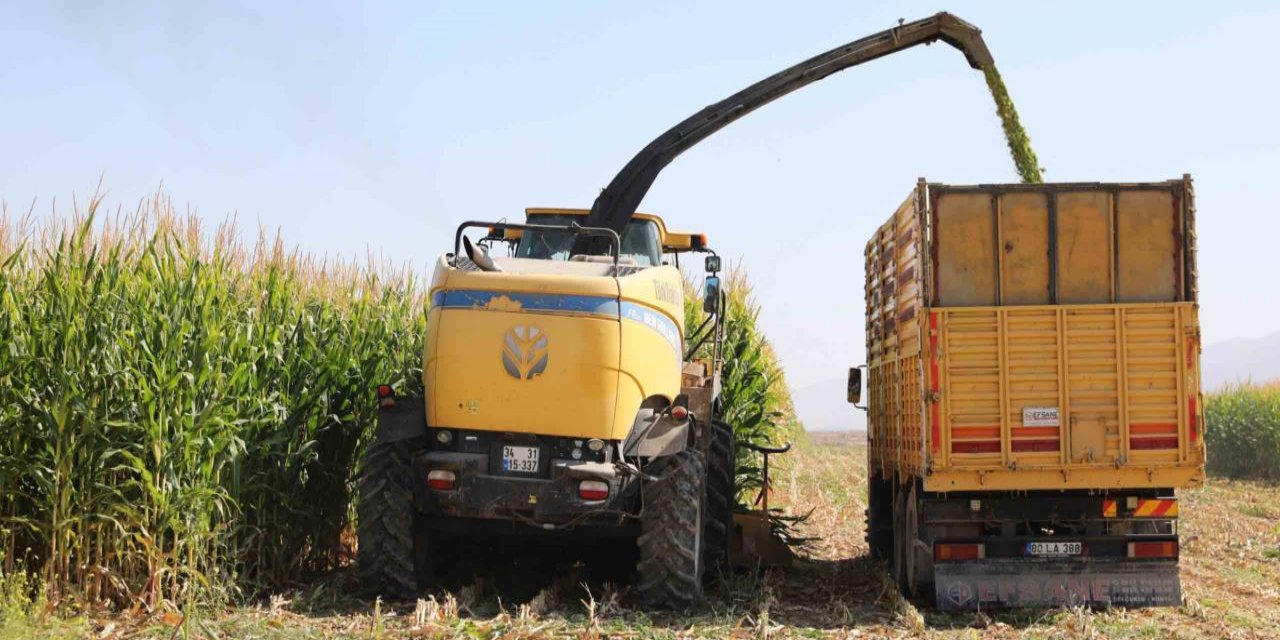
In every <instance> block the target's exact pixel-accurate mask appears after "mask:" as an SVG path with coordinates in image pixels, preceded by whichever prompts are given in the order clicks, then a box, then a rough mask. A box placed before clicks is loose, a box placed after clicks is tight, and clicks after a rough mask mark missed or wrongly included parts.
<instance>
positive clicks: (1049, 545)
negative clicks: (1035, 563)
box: [1027, 542, 1084, 558]
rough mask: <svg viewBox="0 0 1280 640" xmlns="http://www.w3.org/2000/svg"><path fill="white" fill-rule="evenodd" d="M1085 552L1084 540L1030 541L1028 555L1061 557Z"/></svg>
mask: <svg viewBox="0 0 1280 640" xmlns="http://www.w3.org/2000/svg"><path fill="white" fill-rule="evenodd" d="M1082 553H1084V543H1083V542H1028V543H1027V555H1029V556H1044V557H1050V558H1061V557H1064V556H1078V555H1080V554H1082Z"/></svg>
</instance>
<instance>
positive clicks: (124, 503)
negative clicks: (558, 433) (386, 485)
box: [0, 197, 425, 606]
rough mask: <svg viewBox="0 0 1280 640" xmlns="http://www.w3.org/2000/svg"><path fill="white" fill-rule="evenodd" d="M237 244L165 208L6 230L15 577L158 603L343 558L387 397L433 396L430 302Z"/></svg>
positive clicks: (3, 426)
mask: <svg viewBox="0 0 1280 640" xmlns="http://www.w3.org/2000/svg"><path fill="white" fill-rule="evenodd" d="M55 219H56V218H55ZM238 238H239V235H238V233H237V231H236V230H235V229H234V228H233V227H232V226H223V227H221V228H220V229H218V230H217V232H216V233H212V234H205V233H203V232H202V231H201V227H200V223H199V221H198V220H196V219H194V218H192V217H180V216H178V215H176V214H175V213H174V211H173V208H172V206H171V205H170V203H169V202H168V201H167V200H165V199H163V198H160V197H157V198H156V199H154V200H152V201H149V202H146V203H144V204H143V205H141V206H139V208H138V209H137V210H136V211H134V212H132V213H130V214H128V215H122V214H120V213H119V212H115V213H114V214H112V215H107V214H104V212H103V211H101V201H100V199H94V200H92V201H90V202H89V203H88V204H87V206H85V207H83V208H77V209H76V211H75V215H74V217H72V218H71V219H70V220H69V221H63V222H53V223H50V224H46V225H41V226H39V227H36V226H35V225H30V224H24V223H23V221H19V220H15V219H14V218H12V217H10V216H8V215H5V216H4V218H3V220H2V221H0V345H3V346H2V347H0V554H3V567H2V568H3V573H4V574H5V575H9V576H13V575H14V574H15V572H21V571H27V572H30V573H33V574H35V575H36V576H37V577H38V578H39V582H40V583H42V584H43V589H44V590H45V591H46V592H47V593H48V594H49V596H50V597H51V599H53V600H54V601H57V600H58V599H60V598H62V597H73V598H75V599H79V600H83V601H85V602H87V603H92V604H108V603H114V604H117V605H124V604H137V603H141V604H143V605H146V606H153V605H155V604H156V603H158V602H160V601H161V600H166V601H169V602H172V603H186V602H198V601H209V600H213V599H216V598H222V597H226V596H228V595H231V593H230V592H231V590H233V589H235V588H237V587H242V588H243V587H246V586H247V587H250V588H252V587H253V586H255V585H262V584H268V583H280V582H282V581H288V580H293V579H297V578H299V577H301V576H303V575H305V574H306V573H307V572H309V571H314V570H318V569H324V568H329V567H332V566H334V565H335V564H336V563H337V562H338V561H339V560H341V558H340V555H341V554H342V553H343V549H344V540H343V535H344V531H346V530H347V525H348V523H349V521H350V517H351V509H350V503H351V481H352V478H353V474H354V472H355V467H356V461H357V460H358V457H357V456H358V453H359V451H360V449H361V445H362V443H363V440H364V439H365V438H366V434H367V432H368V429H367V428H366V427H368V426H369V425H370V424H371V422H372V420H373V411H374V410H375V403H374V402H373V399H372V395H371V394H372V392H371V389H373V386H374V385H375V384H376V383H379V382H393V383H396V384H398V385H399V386H401V387H402V388H407V389H409V390H412V389H413V388H414V386H415V385H416V386H419V387H420V385H421V377H420V368H421V364H420V358H421V349H420V346H421V336H422V334H423V331H422V328H423V326H424V323H425V302H424V300H423V298H422V296H421V295H420V293H419V289H418V288H417V286H416V283H415V282H414V280H413V278H412V277H410V276H409V275H408V274H394V273H391V272H390V270H387V269H383V268H373V267H366V268H358V267H356V266H353V265H351V264H346V263H326V262H317V261H315V260H311V259H309V258H307V257H305V256H303V255H301V254H299V253H296V252H290V251H286V250H285V248H284V246H283V245H282V243H281V242H280V241H279V240H278V239H276V240H271V239H269V238H267V237H265V236H262V237H260V238H259V240H258V242H257V243H256V245H253V246H246V245H245V244H244V243H242V242H241V241H240V240H239V239H238Z"/></svg>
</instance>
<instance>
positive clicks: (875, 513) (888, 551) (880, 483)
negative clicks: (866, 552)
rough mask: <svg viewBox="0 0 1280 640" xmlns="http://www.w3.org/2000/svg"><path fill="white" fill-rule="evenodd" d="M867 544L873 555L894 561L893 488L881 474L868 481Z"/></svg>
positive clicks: (886, 561)
mask: <svg viewBox="0 0 1280 640" xmlns="http://www.w3.org/2000/svg"><path fill="white" fill-rule="evenodd" d="M867 485H868V487H867V502H868V504H867V546H868V548H869V549H870V551H871V556H872V557H873V558H875V559H877V560H880V561H881V562H884V563H885V565H891V564H892V563H893V488H892V485H891V484H890V483H888V482H886V481H884V480H881V479H880V478H879V476H877V475H872V476H871V479H870V481H869V482H868V483H867Z"/></svg>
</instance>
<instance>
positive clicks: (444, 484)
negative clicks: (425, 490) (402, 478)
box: [427, 469, 458, 491]
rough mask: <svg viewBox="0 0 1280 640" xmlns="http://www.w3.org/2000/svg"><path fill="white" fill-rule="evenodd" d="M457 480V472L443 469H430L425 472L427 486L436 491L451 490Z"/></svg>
mask: <svg viewBox="0 0 1280 640" xmlns="http://www.w3.org/2000/svg"><path fill="white" fill-rule="evenodd" d="M457 482H458V474H456V473H454V472H452V471H448V470H445V469H432V470H431V471H429V472H428V473H427V486H428V487H431V488H432V489H435V490H437V491H452V490H453V487H454V485H455V484H457Z"/></svg>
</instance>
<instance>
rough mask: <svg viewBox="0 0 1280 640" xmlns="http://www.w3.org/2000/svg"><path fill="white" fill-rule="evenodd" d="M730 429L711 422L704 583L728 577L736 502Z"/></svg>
mask: <svg viewBox="0 0 1280 640" xmlns="http://www.w3.org/2000/svg"><path fill="white" fill-rule="evenodd" d="M735 453H736V452H735V448H734V441H733V427H731V426H729V425H728V424H726V423H724V422H720V421H719V420H713V421H711V451H710V455H709V457H708V458H707V509H706V515H707V517H706V521H705V523H704V525H703V532H702V565H703V566H704V567H706V568H705V569H704V570H703V574H704V576H705V577H706V578H707V581H708V582H710V581H711V580H715V579H719V578H724V577H727V576H728V574H729V571H730V566H729V533H730V532H731V531H733V507H734V505H735V504H736V503H737V501H738V500H737V491H736V483H735V482H734V476H735V475H736V474H735V471H736V469H735V461H736V458H735Z"/></svg>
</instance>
